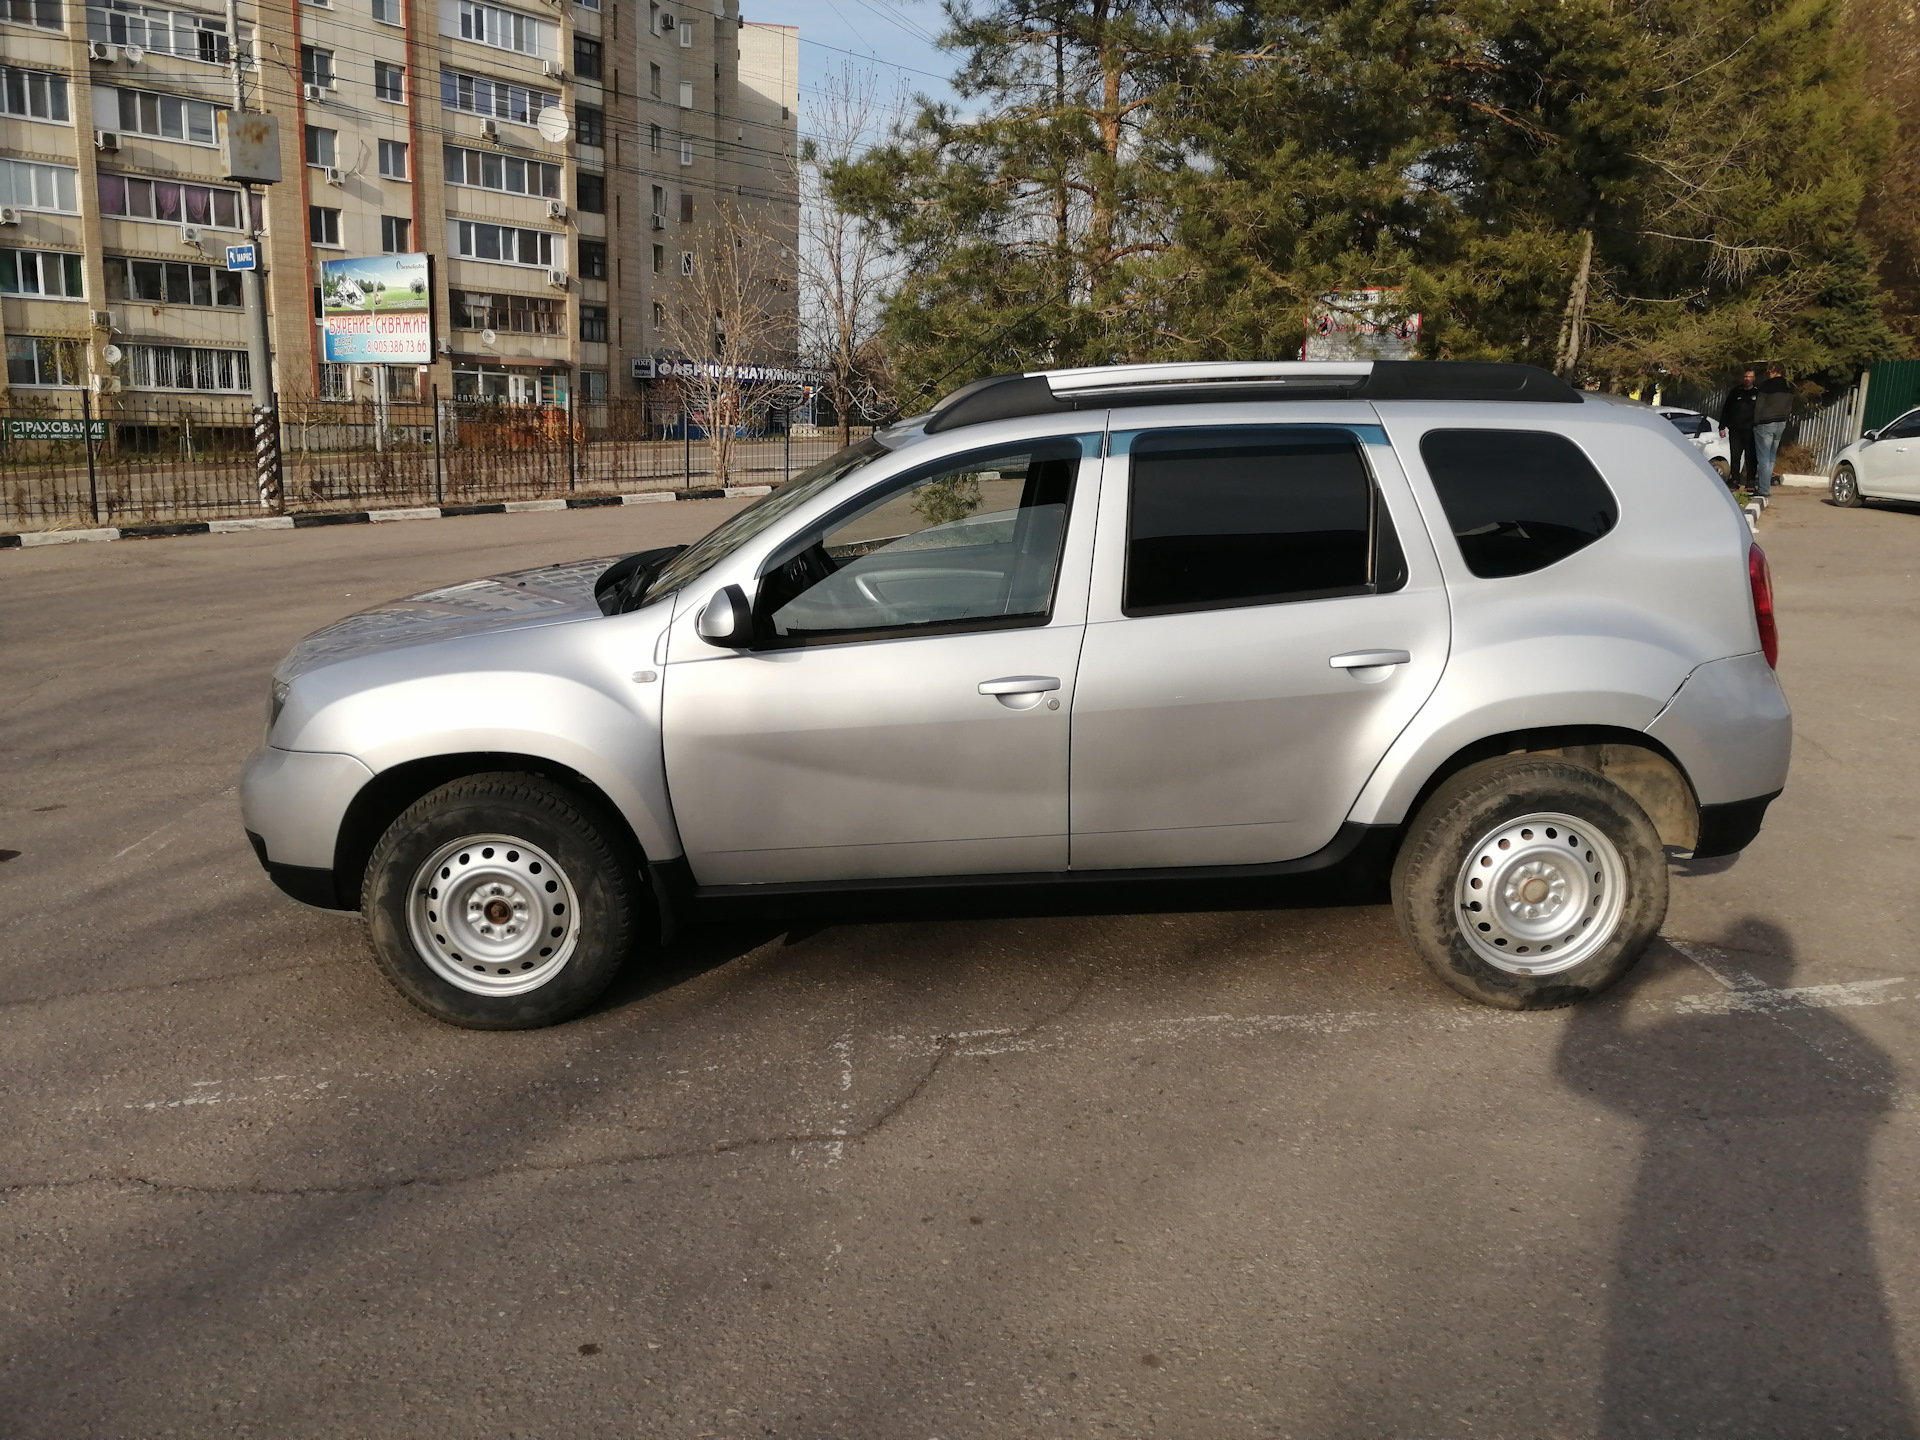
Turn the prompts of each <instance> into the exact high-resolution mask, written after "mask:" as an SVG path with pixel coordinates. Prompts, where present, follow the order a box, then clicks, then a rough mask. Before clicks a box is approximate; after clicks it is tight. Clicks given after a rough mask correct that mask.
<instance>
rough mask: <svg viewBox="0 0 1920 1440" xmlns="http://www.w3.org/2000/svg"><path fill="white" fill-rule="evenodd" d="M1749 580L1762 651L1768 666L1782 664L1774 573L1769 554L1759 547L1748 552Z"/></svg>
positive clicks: (1753, 547) (1756, 546) (1754, 617)
mask: <svg viewBox="0 0 1920 1440" xmlns="http://www.w3.org/2000/svg"><path fill="white" fill-rule="evenodd" d="M1747 579H1748V580H1749V581H1751V582H1752V584H1753V619H1754V623H1755V624H1757V625H1758V626H1759V627H1760V649H1761V651H1762V652H1763V653H1764V654H1765V655H1766V657H1767V664H1769V665H1772V666H1774V667H1775V668H1778V666H1779V664H1780V629H1779V627H1778V626H1777V625H1775V624H1774V623H1773V571H1772V570H1771V569H1770V568H1769V567H1768V565H1767V552H1766V551H1764V550H1762V549H1761V548H1760V547H1759V546H1758V545H1754V546H1752V547H1750V548H1749V549H1748V551H1747Z"/></svg>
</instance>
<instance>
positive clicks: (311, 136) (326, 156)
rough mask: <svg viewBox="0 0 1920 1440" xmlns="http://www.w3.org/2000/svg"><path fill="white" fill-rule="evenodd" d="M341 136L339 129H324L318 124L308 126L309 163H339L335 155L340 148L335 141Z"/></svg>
mask: <svg viewBox="0 0 1920 1440" xmlns="http://www.w3.org/2000/svg"><path fill="white" fill-rule="evenodd" d="M339 136H340V132H339V131H337V130H322V129H321V128H320V127H319V126H318V125H309V126H307V164H309V165H334V164H338V163H339V162H338V161H336V160H335V159H334V158H333V157H334V155H335V154H336V153H337V151H338V149H339V147H338V145H337V144H336V143H335V142H336V141H337V140H338V139H339Z"/></svg>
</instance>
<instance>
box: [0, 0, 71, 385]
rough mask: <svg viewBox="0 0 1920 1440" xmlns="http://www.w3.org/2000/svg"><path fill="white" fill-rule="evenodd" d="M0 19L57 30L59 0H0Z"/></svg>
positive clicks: (9, 360) (9, 361)
mask: <svg viewBox="0 0 1920 1440" xmlns="http://www.w3.org/2000/svg"><path fill="white" fill-rule="evenodd" d="M0 20H11V21H12V22H13V23H14V24H16V25H37V26H39V27H40V28H41V29H42V30H59V29H62V28H64V27H63V26H62V25H61V23H60V0H0ZM8 365H9V367H11V365H12V354H11V352H9V354H8Z"/></svg>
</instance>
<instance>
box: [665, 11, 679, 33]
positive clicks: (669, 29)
mask: <svg viewBox="0 0 1920 1440" xmlns="http://www.w3.org/2000/svg"><path fill="white" fill-rule="evenodd" d="M679 23H680V22H679V21H678V20H675V19H674V18H673V16H671V15H669V14H668V13H667V12H666V11H664V10H663V11H661V12H660V33H661V34H662V35H671V34H672V33H673V27H674V26H676V25H678V24H679Z"/></svg>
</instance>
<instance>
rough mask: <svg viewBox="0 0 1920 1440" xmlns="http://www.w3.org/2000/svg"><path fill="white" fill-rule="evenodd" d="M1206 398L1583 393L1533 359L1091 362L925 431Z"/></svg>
mask: <svg viewBox="0 0 1920 1440" xmlns="http://www.w3.org/2000/svg"><path fill="white" fill-rule="evenodd" d="M1209 400H1211V401H1223V400H1501V401H1521V402H1525V403H1530V404H1550V405H1578V404H1579V403H1581V394H1580V392H1579V391H1578V390H1576V389H1574V388H1573V387H1572V386H1571V385H1569V384H1567V382H1566V381H1564V380H1562V379H1560V378H1559V377H1558V376H1557V375H1552V374H1549V373H1548V372H1547V371H1545V370H1542V369H1539V368H1538V367H1537V366H1533V365H1506V364H1500V363H1497V362H1493V361H1480V360H1360V361H1333V362H1328V363H1325V364H1316V363H1314V362H1312V361H1297V360H1243V361H1229V362H1221V363H1211V362H1200V363H1181V364H1167V365H1097V366H1090V367H1087V368H1084V369H1078V370H1038V371H1031V372H1029V373H1027V374H1025V375H991V376H988V377H987V378H986V379H984V380H975V381H974V382H973V383H972V384H971V385H963V386H961V387H960V388H959V389H958V390H955V391H954V392H953V393H952V394H950V395H948V396H947V397H946V398H945V399H944V400H942V401H941V402H940V403H939V404H938V405H936V406H934V407H933V410H932V412H931V414H930V417H929V418H928V420H927V427H926V430H927V434H929V435H937V434H939V433H941V432H942V431H945V430H957V429H959V428H960V427H961V426H963V425H980V424H984V423H985V422H986V421H989V420H1009V419H1012V418H1014V417H1015V416H1020V415H1051V414H1055V413H1059V412H1065V411H1073V410H1104V409H1106V408H1108V407H1109V406H1113V405H1117V404H1131V405H1179V404H1192V403H1196V402H1202V401H1209Z"/></svg>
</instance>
